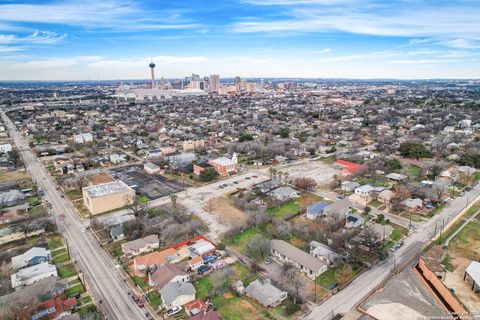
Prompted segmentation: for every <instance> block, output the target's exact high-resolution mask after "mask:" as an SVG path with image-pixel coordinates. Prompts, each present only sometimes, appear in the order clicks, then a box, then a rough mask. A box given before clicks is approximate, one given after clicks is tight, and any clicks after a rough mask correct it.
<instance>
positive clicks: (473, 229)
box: [442, 220, 480, 261]
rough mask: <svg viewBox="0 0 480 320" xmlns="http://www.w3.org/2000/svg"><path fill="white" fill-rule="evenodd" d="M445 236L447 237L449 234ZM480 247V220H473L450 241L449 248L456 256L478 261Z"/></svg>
mask: <svg viewBox="0 0 480 320" xmlns="http://www.w3.org/2000/svg"><path fill="white" fill-rule="evenodd" d="M442 238H443V237H442ZM444 238H445V239H446V238H447V235H445V236H444ZM479 247H480V221H478V220H473V221H471V222H470V223H469V224H467V225H466V226H465V228H463V229H462V231H460V232H459V233H458V234H457V235H456V236H455V237H454V238H453V239H452V240H451V241H450V243H449V246H448V250H449V252H452V253H454V254H455V255H456V256H460V257H463V258H466V259H469V260H474V261H478V260H479V259H480V253H479V252H478V248H479Z"/></svg>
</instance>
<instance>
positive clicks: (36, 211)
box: [28, 204, 47, 216]
mask: <svg viewBox="0 0 480 320" xmlns="http://www.w3.org/2000/svg"><path fill="white" fill-rule="evenodd" d="M28 213H29V214H30V215H31V216H34V215H36V216H41V215H45V214H46V213H47V210H46V209H45V206H44V205H43V204H40V205H37V206H33V207H30V208H28Z"/></svg>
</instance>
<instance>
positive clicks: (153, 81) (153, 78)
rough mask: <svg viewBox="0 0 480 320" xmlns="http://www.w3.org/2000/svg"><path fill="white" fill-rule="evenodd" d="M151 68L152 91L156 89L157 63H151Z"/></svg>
mask: <svg viewBox="0 0 480 320" xmlns="http://www.w3.org/2000/svg"><path fill="white" fill-rule="evenodd" d="M148 66H149V67H150V73H151V75H152V89H153V88H155V63H153V61H152V62H150V64H149V65H148Z"/></svg>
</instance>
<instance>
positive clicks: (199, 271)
mask: <svg viewBox="0 0 480 320" xmlns="http://www.w3.org/2000/svg"><path fill="white" fill-rule="evenodd" d="M208 270H210V267H209V266H205V265H203V266H200V267H199V268H198V274H204V273H205V272H208Z"/></svg>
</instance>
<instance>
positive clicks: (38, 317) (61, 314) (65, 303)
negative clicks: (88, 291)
mask: <svg viewBox="0 0 480 320" xmlns="http://www.w3.org/2000/svg"><path fill="white" fill-rule="evenodd" d="M76 307H77V299H76V298H66V299H62V297H61V296H56V297H54V298H52V299H49V300H47V301H44V302H42V303H40V304H39V305H38V306H37V308H36V310H35V311H34V313H33V315H32V320H42V319H62V318H65V317H67V316H68V315H70V314H71V313H72V311H73V310H75V309H76Z"/></svg>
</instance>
